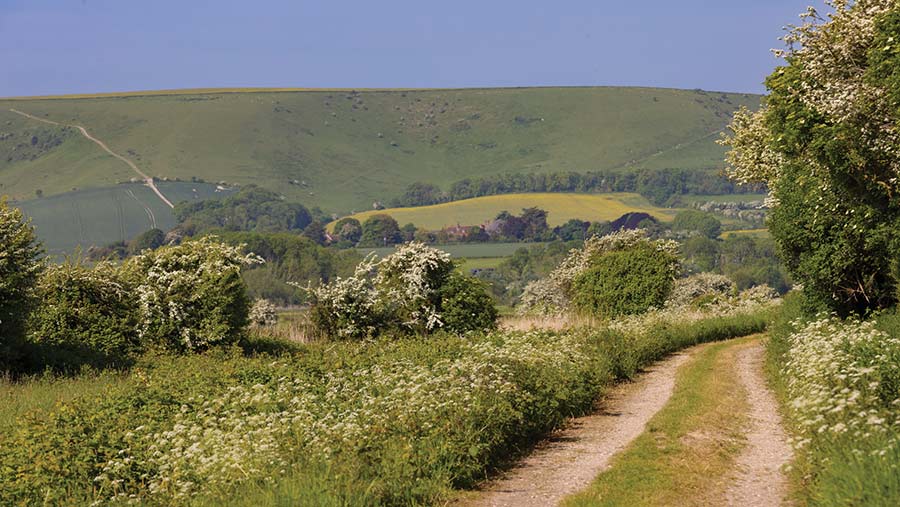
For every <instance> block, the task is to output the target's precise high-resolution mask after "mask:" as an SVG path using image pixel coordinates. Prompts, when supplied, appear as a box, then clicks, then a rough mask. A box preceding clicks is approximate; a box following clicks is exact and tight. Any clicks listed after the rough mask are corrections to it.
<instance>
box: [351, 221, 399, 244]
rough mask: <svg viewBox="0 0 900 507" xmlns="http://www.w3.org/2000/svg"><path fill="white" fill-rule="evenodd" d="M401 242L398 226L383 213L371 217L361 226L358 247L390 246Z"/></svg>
mask: <svg viewBox="0 0 900 507" xmlns="http://www.w3.org/2000/svg"><path fill="white" fill-rule="evenodd" d="M401 242H403V234H402V233H401V232H400V226H399V225H398V224H397V221H396V220H394V218H393V217H392V216H390V215H386V214H384V213H379V214H377V215H372V216H370V217H369V218H368V219H366V221H365V222H364V223H363V225H362V237H361V238H360V241H359V246H368V247H379V246H390V245H396V244H398V243H401Z"/></svg>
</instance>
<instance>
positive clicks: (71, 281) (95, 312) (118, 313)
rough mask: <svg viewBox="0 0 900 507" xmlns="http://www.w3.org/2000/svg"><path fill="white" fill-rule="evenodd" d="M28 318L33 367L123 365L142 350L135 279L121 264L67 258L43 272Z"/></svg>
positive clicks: (37, 368)
mask: <svg viewBox="0 0 900 507" xmlns="http://www.w3.org/2000/svg"><path fill="white" fill-rule="evenodd" d="M37 296H38V298H39V300H40V301H41V304H40V305H38V306H37V307H36V308H35V310H34V312H33V313H32V315H31V318H30V319H29V325H28V327H29V329H28V341H29V343H30V344H31V345H32V347H31V349H33V350H32V354H31V355H32V357H30V358H29V359H30V360H31V361H32V362H34V363H35V364H34V369H36V370H41V369H44V368H46V367H50V368H54V369H61V370H71V369H77V368H78V367H79V366H80V365H83V364H89V365H91V366H94V367H104V366H109V365H123V364H126V363H128V362H129V361H131V360H132V359H134V357H135V355H136V354H137V353H138V352H139V351H140V350H141V348H142V347H141V345H140V343H139V340H138V335H137V319H138V316H137V308H138V304H137V298H136V296H135V293H134V284H133V282H132V281H131V280H129V279H128V277H127V276H125V275H124V274H123V273H122V270H121V269H119V267H118V266H116V265H114V264H112V263H108V262H100V263H98V264H96V265H95V266H93V267H89V266H86V265H84V264H83V263H82V262H80V261H78V260H75V261H68V262H66V263H63V264H56V265H51V266H49V267H48V268H47V269H46V271H45V272H44V273H43V275H42V276H41V278H40V281H39V283H38V288H37Z"/></svg>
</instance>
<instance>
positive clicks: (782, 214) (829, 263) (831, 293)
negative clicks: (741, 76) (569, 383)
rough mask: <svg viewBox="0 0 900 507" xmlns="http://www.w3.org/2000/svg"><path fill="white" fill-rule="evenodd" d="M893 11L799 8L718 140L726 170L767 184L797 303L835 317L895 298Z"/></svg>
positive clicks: (876, 1)
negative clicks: (764, 73)
mask: <svg viewBox="0 0 900 507" xmlns="http://www.w3.org/2000/svg"><path fill="white" fill-rule="evenodd" d="M898 12H900V10H898V7H897V5H896V4H895V3H893V2H886V1H882V0H870V1H866V2H840V3H837V4H836V5H835V12H834V13H833V14H830V15H829V16H828V17H827V18H823V17H817V16H815V15H814V14H808V15H807V16H806V17H807V21H808V22H807V23H805V24H803V25H802V26H799V27H796V28H794V29H792V30H791V31H790V33H789V34H788V39H789V40H790V42H791V43H792V48H791V49H789V50H787V51H785V52H784V56H785V65H784V66H783V67H780V68H778V69H776V70H775V72H773V73H772V74H771V75H770V76H769V77H768V78H767V80H766V86H767V87H768V88H769V90H770V94H769V96H768V98H767V101H766V103H767V106H766V108H764V109H763V110H761V111H760V112H758V113H756V114H749V113H746V112H743V113H740V114H738V115H737V116H736V117H735V121H734V124H733V126H732V129H733V130H734V133H735V135H734V136H733V137H731V138H730V139H727V140H726V143H727V144H729V145H731V147H732V151H731V152H730V155H729V159H730V162H731V163H732V165H733V166H735V168H734V170H733V174H734V175H735V177H737V178H739V179H740V180H742V181H765V182H767V183H768V185H769V187H770V189H772V192H773V197H774V199H775V202H776V203H777V205H776V206H775V207H774V208H773V209H772V212H771V214H770V219H769V229H770V231H771V232H772V236H773V237H774V238H775V240H776V242H777V243H778V247H779V250H780V253H781V256H782V258H783V260H784V262H785V264H786V266H787V268H788V269H789V270H790V272H791V274H792V275H793V276H794V278H795V279H796V280H797V281H798V282H799V283H801V284H802V285H803V288H804V291H806V292H807V295H808V301H810V302H812V303H813V304H814V305H815V306H816V307H818V308H819V309H822V310H826V311H836V312H838V313H839V314H841V315H849V314H852V313H855V314H865V313H867V312H869V311H871V310H877V309H880V308H886V307H890V306H892V305H894V304H895V303H896V302H897V301H898V289H900V265H898V262H897V256H896V254H895V252H896V251H897V249H898V247H900V201H898V200H897V199H896V195H897V191H898V189H900V186H898V179H897V174H898V166H897V162H896V161H897V159H898V153H900V143H898V142H897V135H896V132H897V125H898V123H900V109H898V108H897V103H896V97H897V91H896V90H897V84H898V81H897V78H896V74H895V72H896V69H893V68H892V67H891V66H892V65H893V64H894V63H896V51H895V46H894V44H893V42H892V41H893V40H894V39H895V38H897V37H900V24H898Z"/></svg>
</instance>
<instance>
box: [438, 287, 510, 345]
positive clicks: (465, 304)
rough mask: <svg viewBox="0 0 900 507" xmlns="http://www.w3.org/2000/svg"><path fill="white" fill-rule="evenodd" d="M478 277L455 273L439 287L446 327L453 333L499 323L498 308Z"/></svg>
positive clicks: (475, 329)
mask: <svg viewBox="0 0 900 507" xmlns="http://www.w3.org/2000/svg"><path fill="white" fill-rule="evenodd" d="M487 290H488V289H487V287H486V285H485V284H484V282H482V281H481V280H478V279H477V278H473V277H469V276H464V275H461V274H458V273H453V274H452V275H450V277H449V278H448V280H447V283H445V284H444V285H443V286H442V287H441V289H440V300H441V317H442V319H443V321H444V329H446V330H448V331H451V332H454V333H464V332H467V331H481V330H487V329H494V328H496V327H497V308H496V307H494V300H493V299H491V296H490V295H488V292H487Z"/></svg>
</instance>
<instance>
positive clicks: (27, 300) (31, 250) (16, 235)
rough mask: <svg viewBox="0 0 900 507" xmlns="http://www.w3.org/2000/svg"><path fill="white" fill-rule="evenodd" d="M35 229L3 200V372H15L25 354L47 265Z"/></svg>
mask: <svg viewBox="0 0 900 507" xmlns="http://www.w3.org/2000/svg"><path fill="white" fill-rule="evenodd" d="M40 255H41V247H40V245H39V244H38V243H37V241H36V239H35V236H34V228H33V227H32V226H31V224H30V223H28V222H27V221H26V220H25V216H24V215H23V214H22V212H21V211H20V210H18V209H16V208H12V207H10V206H9V205H8V204H7V203H6V199H5V198H0V371H3V370H6V369H8V368H13V367H14V366H15V365H16V363H17V362H18V360H19V359H20V356H21V354H22V351H21V350H20V348H21V346H22V336H23V334H24V331H25V322H26V319H27V317H28V313H29V312H30V311H31V308H32V306H33V303H34V302H35V301H34V290H35V286H36V285H37V281H38V277H39V275H40V273H41V270H42V269H43V267H44V265H43V263H42V262H41V261H40V260H39V257H40Z"/></svg>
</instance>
